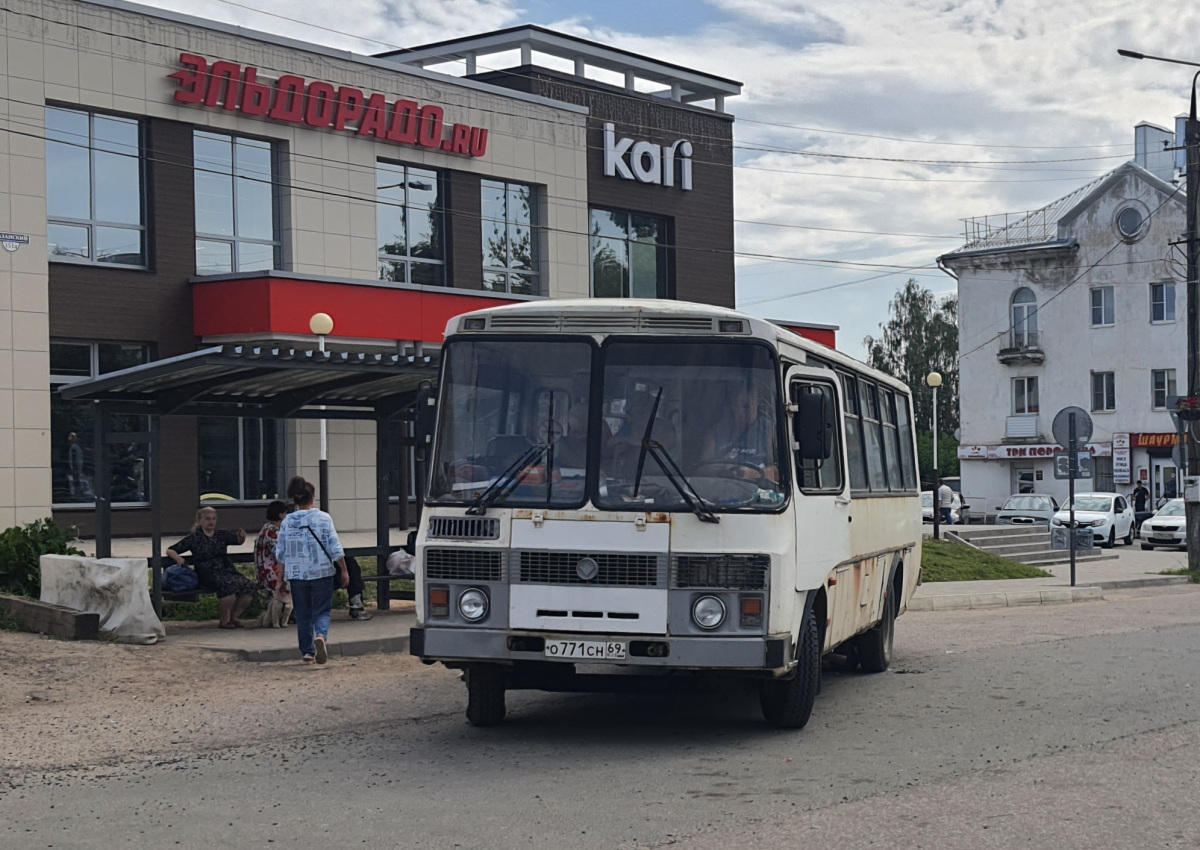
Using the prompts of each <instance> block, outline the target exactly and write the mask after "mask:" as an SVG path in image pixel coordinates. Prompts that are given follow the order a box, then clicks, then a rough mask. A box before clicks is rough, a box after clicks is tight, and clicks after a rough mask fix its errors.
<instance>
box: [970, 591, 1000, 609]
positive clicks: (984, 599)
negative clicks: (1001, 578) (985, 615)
mask: <svg viewBox="0 0 1200 850" xmlns="http://www.w3.org/2000/svg"><path fill="white" fill-rule="evenodd" d="M970 600H971V607H972V608H1003V607H1005V606H1006V605H1008V596H1007V594H1004V593H972V594H971V596H970Z"/></svg>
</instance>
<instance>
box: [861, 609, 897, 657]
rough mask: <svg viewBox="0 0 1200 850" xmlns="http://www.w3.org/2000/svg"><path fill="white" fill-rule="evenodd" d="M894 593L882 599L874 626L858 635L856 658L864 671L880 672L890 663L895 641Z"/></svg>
mask: <svg viewBox="0 0 1200 850" xmlns="http://www.w3.org/2000/svg"><path fill="white" fill-rule="evenodd" d="M896 601H897V600H896V594H894V593H889V594H888V595H887V596H886V597H885V598H884V600H883V617H882V618H881V619H880V621H879V622H878V623H876V624H875V627H874V628H873V629H871V630H870V631H868V632H864V633H863V634H861V635H859V636H858V639H857V640H856V641H855V643H856V644H857V647H858V660H859V663H860V664H862V669H863V672H864V673H882V672H883V671H884V670H886V669H887V668H888V667H889V666H890V665H891V663H892V646H893V645H894V643H895V641H896Z"/></svg>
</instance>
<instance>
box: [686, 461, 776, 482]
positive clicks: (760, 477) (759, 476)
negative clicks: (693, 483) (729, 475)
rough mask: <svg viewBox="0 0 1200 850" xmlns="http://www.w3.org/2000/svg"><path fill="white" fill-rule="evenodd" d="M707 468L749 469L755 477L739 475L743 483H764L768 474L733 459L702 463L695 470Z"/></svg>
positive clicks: (758, 468)
mask: <svg viewBox="0 0 1200 850" xmlns="http://www.w3.org/2000/svg"><path fill="white" fill-rule="evenodd" d="M706 466H732V467H740V468H742V469H749V470H751V471H753V472H754V476H753V477H751V476H749V475H739V476H738V479H739V480H741V481H763V480H765V479H766V477H767V474H766V472H764V471H763V470H762V468H761V467H757V466H755V465H754V464H752V463H749V462H747V461H744V460H735V459H732V458H714V459H713V460H702V461H700V462H699V463H697V464H696V467H695V468H696V470H697V471H698V470H701V469H703V468H704V467H706Z"/></svg>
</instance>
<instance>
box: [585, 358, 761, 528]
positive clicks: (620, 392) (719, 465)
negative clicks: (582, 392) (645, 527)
mask: <svg viewBox="0 0 1200 850" xmlns="http://www.w3.org/2000/svg"><path fill="white" fill-rule="evenodd" d="M603 382H604V383H603V394H602V401H603V403H602V407H601V410H600V416H601V419H602V423H603V424H602V426H601V427H600V428H599V431H600V440H599V443H600V445H599V481H598V482H597V483H598V488H599V489H598V496H597V500H596V503H597V506H598V507H602V508H609V509H613V510H620V509H622V508H626V509H628V508H629V507H630V506H631V505H637V506H653V508H654V509H666V510H678V509H680V508H684V507H686V506H687V505H686V503H687V499H686V497H685V496H684V494H683V493H681V492H680V489H681V487H682V488H684V489H686V490H687V491H689V492H691V493H694V494H696V495H698V496H699V497H700V498H701V499H702V500H703V503H704V506H705V507H707V508H711V509H715V510H720V509H751V510H771V509H773V508H775V507H777V506H778V505H780V504H781V503H782V502H783V501H784V489H783V486H782V484H781V480H782V476H781V472H780V470H781V468H782V467H783V463H782V460H781V459H782V458H784V457H785V455H784V454H783V453H782V452H781V451H780V440H779V425H780V424H781V423H780V421H779V415H778V407H779V391H778V381H777V378H776V366H775V363H774V359H773V358H772V356H771V352H770V349H768V348H766V347H765V346H762V345H758V344H754V343H740V342H739V343H726V342H708V343H701V342H682V341H681V342H671V341H653V342H642V341H629V342H626V341H624V340H622V341H619V342H612V343H610V344H609V345H607V346H606V347H605V348H604V372H603ZM651 413H653V414H654V421H653V422H652V423H651V421H650V415H651ZM647 435H648V436H649V440H647V441H645V444H648V445H649V446H650V447H651V448H650V450H649V451H643V445H644V438H645V437H646V436H647ZM664 467H666V469H664ZM639 471H640V477H639ZM673 479H674V480H673Z"/></svg>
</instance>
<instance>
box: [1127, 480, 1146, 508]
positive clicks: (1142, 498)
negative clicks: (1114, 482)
mask: <svg viewBox="0 0 1200 850" xmlns="http://www.w3.org/2000/svg"><path fill="white" fill-rule="evenodd" d="M1130 498H1131V499H1133V512H1134V513H1138V514H1140V513H1142V512H1143V511H1144V510H1146V503H1147V502H1148V501H1149V500H1150V491H1149V490H1147V489H1146V485H1145V484H1143V483H1142V482H1141V481H1139V482H1138V485H1137V486H1136V487H1134V488H1133V493H1132V494H1131V495H1130Z"/></svg>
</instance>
